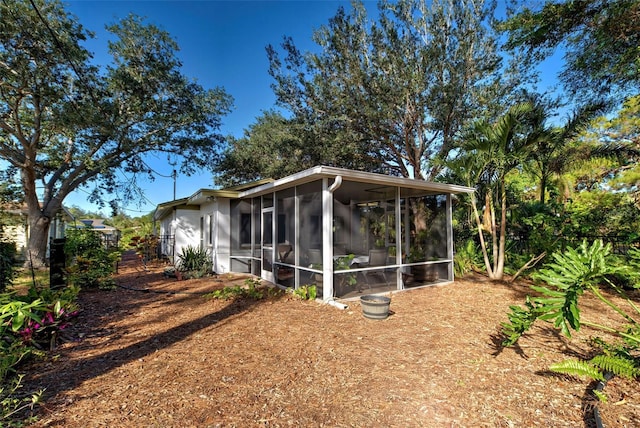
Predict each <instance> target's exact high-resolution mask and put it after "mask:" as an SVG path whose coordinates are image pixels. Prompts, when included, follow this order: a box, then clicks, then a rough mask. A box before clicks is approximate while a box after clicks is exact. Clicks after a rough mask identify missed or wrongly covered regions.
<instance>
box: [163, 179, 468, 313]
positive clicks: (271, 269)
mask: <svg viewBox="0 0 640 428" xmlns="http://www.w3.org/2000/svg"><path fill="white" fill-rule="evenodd" d="M473 191H474V189H472V188H468V187H463V186H455V185H449V184H441V183H432V182H426V181H423V180H412V179H406V178H400V177H390V176H386V175H382V174H373V173H366V172H359V171H352V170H347V169H342V168H333V167H326V166H318V167H314V168H311V169H308V170H305V171H302V172H300V173H297V174H294V175H291V176H288V177H285V178H282V179H279V180H275V181H273V180H265V181H261V182H256V183H251V184H247V185H243V186H237V187H232V188H227V189H223V190H211V189H201V190H199V191H197V192H196V193H194V194H193V195H192V196H190V197H188V198H183V199H179V200H175V201H172V202H167V203H163V204H160V205H158V207H157V209H156V212H155V214H154V220H155V221H158V222H159V224H160V239H161V245H160V251H161V252H162V254H163V255H165V256H168V257H170V258H172V257H174V256H175V255H178V254H180V252H181V250H182V248H184V247H186V246H188V245H190V246H195V247H200V248H206V249H208V250H209V251H210V252H211V257H212V258H213V266H214V270H215V271H216V272H218V273H224V272H247V273H251V274H254V275H257V276H260V277H261V278H263V279H265V280H268V281H271V282H273V283H275V284H278V285H280V286H283V287H300V286H303V285H308V284H316V285H318V295H319V297H322V298H323V299H324V300H331V299H333V298H334V297H338V298H348V297H354V296H357V295H358V293H360V292H363V291H365V290H366V291H367V292H368V293H372V292H373V293H380V292H388V291H392V290H401V289H406V288H412V287H419V286H424V285H429V284H435V283H445V282H450V281H453V236H452V227H451V204H452V195H453V194H456V193H470V192H473Z"/></svg>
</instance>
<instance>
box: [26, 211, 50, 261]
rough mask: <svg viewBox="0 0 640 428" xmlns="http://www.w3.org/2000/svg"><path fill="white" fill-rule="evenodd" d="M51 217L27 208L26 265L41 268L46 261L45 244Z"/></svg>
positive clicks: (47, 238)
mask: <svg viewBox="0 0 640 428" xmlns="http://www.w3.org/2000/svg"><path fill="white" fill-rule="evenodd" d="M50 224H51V219H50V218H49V217H47V216H45V215H43V213H42V212H41V211H40V210H39V209H35V210H33V209H31V207H30V208H29V239H28V241H27V260H26V262H25V264H26V266H28V267H34V268H42V267H44V266H46V262H47V244H48V240H49V225H50Z"/></svg>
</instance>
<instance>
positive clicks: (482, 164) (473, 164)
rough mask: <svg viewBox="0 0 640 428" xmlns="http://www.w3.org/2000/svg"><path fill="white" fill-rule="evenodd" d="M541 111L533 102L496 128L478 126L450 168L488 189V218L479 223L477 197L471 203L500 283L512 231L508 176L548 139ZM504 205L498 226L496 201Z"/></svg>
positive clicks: (510, 113) (513, 111)
mask: <svg viewBox="0 0 640 428" xmlns="http://www.w3.org/2000/svg"><path fill="white" fill-rule="evenodd" d="M542 117H544V113H543V109H542V108H541V106H539V105H536V104H533V103H531V102H524V103H520V104H516V105H514V106H513V107H511V108H510V109H509V110H508V111H507V112H506V113H505V114H504V115H503V116H502V117H500V118H499V119H497V120H496V122H495V123H489V122H487V121H479V122H476V123H474V124H473V125H472V127H471V128H470V129H469V130H468V132H467V133H466V134H465V135H464V140H463V141H462V145H461V151H460V155H459V156H458V157H457V158H456V159H454V160H452V161H451V162H449V167H450V168H451V169H452V171H454V172H455V173H456V174H458V175H459V176H460V177H461V178H463V179H464V180H465V181H466V182H467V184H468V185H469V186H476V188H477V189H481V190H484V209H483V211H484V213H483V218H482V219H481V218H480V214H479V210H478V207H477V199H476V195H472V198H471V204H472V209H473V213H474V218H475V220H476V224H477V227H478V237H479V239H480V245H481V248H482V255H483V257H484V262H485V266H486V268H487V273H488V275H489V278H491V279H494V280H501V279H502V278H503V276H504V262H505V244H506V232H507V186H506V176H507V174H508V173H509V172H510V171H511V170H513V169H514V168H517V167H520V166H521V165H523V163H524V162H525V161H526V160H527V159H528V158H529V156H530V154H531V151H532V150H533V148H534V147H536V145H537V144H538V143H539V142H540V141H542V140H543V139H544V137H545V134H544V133H545V129H544V127H543V126H542V124H543V123H544V121H543V120H541V118H542ZM496 199H497V200H498V202H499V208H500V213H499V221H498V220H497V215H496V206H495V200H496ZM484 232H488V233H490V236H491V243H492V253H491V254H492V258H491V259H492V260H491V259H490V258H489V253H488V250H487V245H486V243H485V237H484Z"/></svg>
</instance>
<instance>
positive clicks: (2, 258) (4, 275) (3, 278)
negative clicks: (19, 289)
mask: <svg viewBox="0 0 640 428" xmlns="http://www.w3.org/2000/svg"><path fill="white" fill-rule="evenodd" d="M16 253H17V250H16V244H15V243H14V242H9V241H4V240H0V292H3V291H4V290H6V289H7V287H9V286H10V285H11V284H13V280H14V278H15V276H16V270H15V256H16Z"/></svg>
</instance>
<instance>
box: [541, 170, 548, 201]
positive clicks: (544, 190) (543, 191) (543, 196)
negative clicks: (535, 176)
mask: <svg viewBox="0 0 640 428" xmlns="http://www.w3.org/2000/svg"><path fill="white" fill-rule="evenodd" d="M546 193H547V174H546V172H544V171H543V172H542V177H541V178H540V203H541V204H543V205H544V202H545V199H546Z"/></svg>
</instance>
